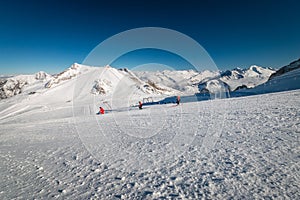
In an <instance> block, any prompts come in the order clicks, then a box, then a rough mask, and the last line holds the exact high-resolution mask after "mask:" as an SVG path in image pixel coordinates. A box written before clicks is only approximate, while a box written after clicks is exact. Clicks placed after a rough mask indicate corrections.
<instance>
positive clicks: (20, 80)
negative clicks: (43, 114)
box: [0, 71, 51, 99]
mask: <svg viewBox="0 0 300 200" xmlns="http://www.w3.org/2000/svg"><path fill="white" fill-rule="evenodd" d="M50 79H51V75H49V74H47V73H45V72H42V71H41V72H38V73H36V74H34V75H18V76H14V77H8V78H2V79H0V99H5V98H8V97H12V96H14V95H17V94H20V93H21V92H22V91H25V92H26V91H27V92H28V93H32V92H33V91H31V90H32V89H33V88H36V87H40V88H42V87H43V86H41V85H43V84H45V82H47V81H48V80H50Z"/></svg>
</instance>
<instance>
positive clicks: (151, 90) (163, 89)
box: [0, 59, 300, 99]
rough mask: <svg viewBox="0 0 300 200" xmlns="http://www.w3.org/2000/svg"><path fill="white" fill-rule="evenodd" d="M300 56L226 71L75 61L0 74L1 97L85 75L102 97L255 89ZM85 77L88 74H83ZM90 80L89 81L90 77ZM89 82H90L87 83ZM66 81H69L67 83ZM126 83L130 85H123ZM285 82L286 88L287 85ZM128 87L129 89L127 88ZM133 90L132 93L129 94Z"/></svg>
mask: <svg viewBox="0 0 300 200" xmlns="http://www.w3.org/2000/svg"><path fill="white" fill-rule="evenodd" d="M299 66H300V59H299V60H297V61H294V62H292V63H290V64H289V65H287V66H284V67H282V68H280V69H279V70H277V71H276V70H274V69H271V68H263V67H260V66H256V65H253V66H250V67H249V68H248V69H241V68H235V69H233V70H226V71H208V70H206V71H202V72H197V71H194V70H182V71H170V70H164V71H156V72H154V71H131V70H128V69H126V68H124V69H115V68H113V67H110V66H105V67H92V66H86V65H81V64H77V63H74V64H73V65H71V66H70V67H69V68H67V69H66V70H64V71H63V72H61V73H58V74H55V75H50V74H47V73H45V72H38V73H36V74H33V75H18V76H12V77H1V78H0V98H1V99H6V98H10V97H13V96H15V95H23V96H26V95H39V94H41V93H53V94H56V93H55V91H57V95H58V94H59V92H58V91H60V90H63V89H62V88H65V89H66V90H73V89H72V87H77V89H78V86H76V83H77V85H78V84H80V79H83V80H85V81H83V82H84V84H83V85H84V87H82V86H80V87H81V88H82V89H84V91H85V92H84V94H83V96H85V95H100V96H101V97H103V99H105V98H107V97H111V96H113V95H114V96H118V97H119V98H122V97H124V96H126V95H127V96H128V95H130V96H135V97H136V98H144V97H149V96H164V97H166V96H172V95H193V94H197V93H215V92H216V91H218V90H220V88H223V89H224V90H226V91H228V92H235V91H248V90H249V89H250V90H251V89H252V90H253V89H254V88H256V87H257V86H260V87H261V86H262V85H264V86H265V85H268V83H270V82H273V84H272V85H274V80H275V81H276V80H278V78H280V77H282V76H284V75H286V74H289V73H291V71H293V72H295V71H297V70H298V71H299ZM83 77H86V78H83ZM87 80H88V81H87ZM87 82H89V83H87ZM66 85H68V86H67V87H66ZM124 85H126V86H127V87H128V88H127V89H126V87H124ZM288 87H289V86H286V88H285V89H288ZM128 89H129V90H128ZM128 92H130V93H131V94H128Z"/></svg>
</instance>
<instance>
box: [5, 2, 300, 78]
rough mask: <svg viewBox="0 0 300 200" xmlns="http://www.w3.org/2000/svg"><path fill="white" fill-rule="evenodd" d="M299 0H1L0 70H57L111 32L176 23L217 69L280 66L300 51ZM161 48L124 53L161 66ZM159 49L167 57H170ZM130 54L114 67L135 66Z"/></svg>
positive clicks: (81, 57)
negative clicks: (193, 40)
mask: <svg viewBox="0 0 300 200" xmlns="http://www.w3.org/2000/svg"><path fill="white" fill-rule="evenodd" d="M299 2H300V1H298V0H249V1H247V0H244V1H240V0H220V1H218V0H195V1H192V0H184V1H174V0H173V1H172V0H169V1H168V0H157V1H155V0H138V1H137V0H132V1H125V0H123V1H122V0H120V1H116V0H106V1H101V0H98V1H88V0H71V1H65V0H42V1H40V0H36V1H33V0H26V1H24V0H3V1H0V27H1V29H0V74H19V73H34V72H37V71H40V70H43V71H46V72H48V73H57V72H60V71H62V70H63V69H65V68H67V67H69V66H70V65H71V64H72V63H74V62H78V63H81V62H83V60H84V58H85V57H86V56H87V54H88V53H89V52H90V51H91V50H92V49H93V48H94V47H96V46H97V45H98V44H99V43H100V42H102V41H103V40H105V39H107V38H108V37H110V36H112V35H114V34H117V33H119V32H121V31H125V30H128V29H132V28H138V27H148V26H153V27H165V28H169V29H174V30H177V31H179V32H182V33H184V34H186V35H188V36H190V37H192V38H193V39H195V40H196V41H197V42H199V44H201V45H202V46H203V47H204V48H205V49H206V50H207V51H208V53H209V54H210V55H211V57H212V58H213V59H214V61H215V62H216V64H217V66H218V67H219V68H220V69H227V68H234V67H248V66H249V65H252V64H256V65H261V66H264V67H275V68H278V67H281V66H283V65H286V64H288V63H290V62H291V61H293V60H295V59H298V58H299V57H300V12H299V7H300V3H299ZM149 53H150V54H151V55H152V56H149ZM158 53H159V52H157V51H152V52H151V51H145V52H144V53H139V52H138V53H137V54H136V55H134V54H132V55H131V57H130V56H128V59H129V60H130V59H131V60H134V59H135V58H138V59H140V60H141V63H140V64H142V63H143V62H151V63H162V64H164V63H163V61H162V60H156V59H157V58H159V59H161V57H159V56H156V54H158ZM143 55H144V57H146V59H147V61H143ZM163 55H165V61H167V60H168V58H169V57H168V55H167V54H166V53H165V54H163ZM149 58H152V59H149ZM129 60H126V59H123V61H124V63H122V62H121V61H122V60H120V62H116V63H115V64H116V67H122V66H121V65H126V66H124V67H129V68H130V67H133V66H130V61H129ZM175 60H176V59H175ZM135 64H137V63H135ZM173 64H174V65H175V63H173ZM175 68H176V66H175Z"/></svg>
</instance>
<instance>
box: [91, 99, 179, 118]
mask: <svg viewBox="0 0 300 200" xmlns="http://www.w3.org/2000/svg"><path fill="white" fill-rule="evenodd" d="M179 103H180V96H177V98H176V104H177V105H179ZM99 109H100V110H99V112H98V113H97V114H98V115H103V114H104V113H105V110H104V108H102V107H99ZM139 109H140V110H141V109H143V103H142V102H141V101H139Z"/></svg>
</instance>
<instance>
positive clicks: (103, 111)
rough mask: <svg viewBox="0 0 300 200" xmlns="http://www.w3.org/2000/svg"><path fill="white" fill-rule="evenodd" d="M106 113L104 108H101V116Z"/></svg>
mask: <svg viewBox="0 0 300 200" xmlns="http://www.w3.org/2000/svg"><path fill="white" fill-rule="evenodd" d="M104 113H105V110H104V108H102V107H100V110H99V114H101V115H103V114H104Z"/></svg>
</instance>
